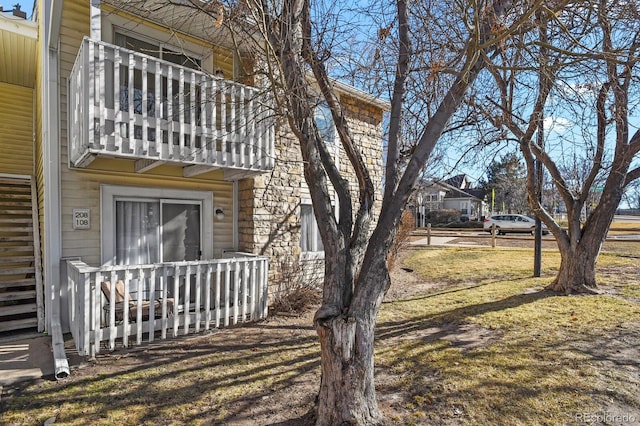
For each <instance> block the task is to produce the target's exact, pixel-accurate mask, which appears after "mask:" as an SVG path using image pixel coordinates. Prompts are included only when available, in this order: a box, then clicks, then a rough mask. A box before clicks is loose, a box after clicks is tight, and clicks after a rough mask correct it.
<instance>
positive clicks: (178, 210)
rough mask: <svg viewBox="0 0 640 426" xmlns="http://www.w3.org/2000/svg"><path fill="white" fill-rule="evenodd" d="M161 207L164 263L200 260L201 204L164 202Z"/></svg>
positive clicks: (174, 201)
mask: <svg viewBox="0 0 640 426" xmlns="http://www.w3.org/2000/svg"><path fill="white" fill-rule="evenodd" d="M160 205H161V221H162V228H161V231H160V235H161V244H162V261H163V262H177V261H181V260H199V259H200V256H201V254H202V250H201V246H200V240H201V217H202V214H201V210H202V206H201V205H200V202H198V201H176V200H162V201H161V202H160Z"/></svg>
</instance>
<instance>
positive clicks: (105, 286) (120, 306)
mask: <svg viewBox="0 0 640 426" xmlns="http://www.w3.org/2000/svg"><path fill="white" fill-rule="evenodd" d="M100 288H101V289H102V293H103V294H104V296H105V298H106V299H107V304H106V305H105V307H104V309H105V311H107V312H108V311H109V305H110V304H111V281H103V282H102V283H100ZM162 301H163V299H156V300H154V301H153V302H154V303H153V305H154V306H153V307H154V317H156V318H161V317H162ZM114 302H115V311H116V321H122V320H123V317H124V282H123V281H122V280H119V281H118V282H116V285H115V301H114ZM174 304H175V303H174V299H173V298H172V297H168V298H167V316H168V317H169V316H172V315H173V308H174ZM140 308H141V310H142V319H143V320H148V319H149V313H150V311H151V301H150V300H143V301H142V303H141V304H140ZM128 311H129V319H130V320H133V321H135V320H136V319H137V318H138V301H137V300H133V298H132V297H131V293H129V309H128Z"/></svg>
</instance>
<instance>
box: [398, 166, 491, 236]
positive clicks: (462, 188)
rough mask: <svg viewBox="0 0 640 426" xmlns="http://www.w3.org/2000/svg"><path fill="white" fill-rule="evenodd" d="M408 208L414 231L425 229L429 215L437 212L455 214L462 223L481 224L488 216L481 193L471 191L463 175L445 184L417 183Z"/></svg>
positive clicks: (438, 181)
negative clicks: (412, 215)
mask: <svg viewBox="0 0 640 426" xmlns="http://www.w3.org/2000/svg"><path fill="white" fill-rule="evenodd" d="M409 207H410V208H411V209H412V210H413V212H414V215H415V224H416V227H424V226H426V224H427V223H428V221H429V220H428V218H429V216H430V213H431V212H436V211H439V210H455V211H457V212H459V216H460V218H461V219H462V220H480V218H481V217H482V216H483V215H485V214H487V206H486V203H485V202H484V194H483V193H482V190H480V189H475V188H472V184H471V181H470V180H469V178H468V176H466V175H464V174H461V175H457V176H454V177H452V178H450V179H446V180H431V181H422V182H420V183H419V184H418V187H417V189H416V191H415V192H414V194H413V195H412V197H411V200H410V202H409Z"/></svg>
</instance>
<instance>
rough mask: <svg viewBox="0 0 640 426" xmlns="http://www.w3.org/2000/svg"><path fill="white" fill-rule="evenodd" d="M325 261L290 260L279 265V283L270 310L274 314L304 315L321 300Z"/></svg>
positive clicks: (277, 280)
mask: <svg viewBox="0 0 640 426" xmlns="http://www.w3.org/2000/svg"><path fill="white" fill-rule="evenodd" d="M323 262H324V260H296V259H292V258H288V259H285V260H281V261H280V262H279V263H278V277H277V279H276V282H277V283H278V286H277V289H276V291H275V292H274V293H273V294H272V300H271V303H270V308H271V309H272V310H273V311H274V312H287V313H298V314H299V313H303V312H305V311H306V310H307V309H309V308H310V307H311V306H313V305H315V304H317V303H319V302H320V300H321V291H320V289H321V288H322V279H323V271H324V267H323V266H324V265H323Z"/></svg>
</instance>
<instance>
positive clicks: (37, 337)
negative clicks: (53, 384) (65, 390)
mask: <svg viewBox="0 0 640 426" xmlns="http://www.w3.org/2000/svg"><path fill="white" fill-rule="evenodd" d="M53 375H54V368H53V352H52V350H51V337H50V336H47V335H43V334H40V333H31V334H24V335H20V336H13V337H8V338H3V339H0V393H2V390H1V388H6V387H8V386H11V385H14V384H16V383H19V382H23V381H27V380H35V379H41V378H43V377H44V378H47V377H51V378H53Z"/></svg>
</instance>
